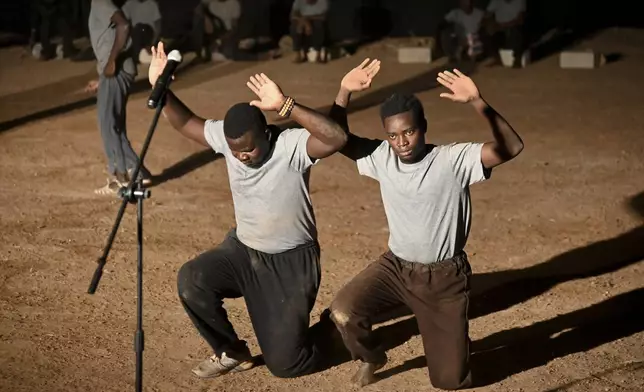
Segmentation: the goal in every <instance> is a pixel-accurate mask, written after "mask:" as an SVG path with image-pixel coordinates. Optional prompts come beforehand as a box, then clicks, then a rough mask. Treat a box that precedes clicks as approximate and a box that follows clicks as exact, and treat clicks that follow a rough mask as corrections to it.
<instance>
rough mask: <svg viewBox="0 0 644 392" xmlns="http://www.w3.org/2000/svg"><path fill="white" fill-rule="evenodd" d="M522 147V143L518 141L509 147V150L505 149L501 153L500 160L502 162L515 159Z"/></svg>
mask: <svg viewBox="0 0 644 392" xmlns="http://www.w3.org/2000/svg"><path fill="white" fill-rule="evenodd" d="M523 148H524V145H523V141H519V142H517V143H515V144H513V145H511V146H510V147H509V148H507V149H506V151H504V152H503V154H499V155H502V158H503V160H504V161H509V160H511V159H514V158H516V157H517V156H518V155H519V154H521V151H523Z"/></svg>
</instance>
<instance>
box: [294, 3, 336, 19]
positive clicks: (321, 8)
mask: <svg viewBox="0 0 644 392" xmlns="http://www.w3.org/2000/svg"><path fill="white" fill-rule="evenodd" d="M328 10H329V1H328V0H316V1H315V3H313V4H309V3H308V0H295V2H293V7H292V8H291V13H295V12H299V14H300V15H302V16H316V15H322V14H326V12H327V11H328Z"/></svg>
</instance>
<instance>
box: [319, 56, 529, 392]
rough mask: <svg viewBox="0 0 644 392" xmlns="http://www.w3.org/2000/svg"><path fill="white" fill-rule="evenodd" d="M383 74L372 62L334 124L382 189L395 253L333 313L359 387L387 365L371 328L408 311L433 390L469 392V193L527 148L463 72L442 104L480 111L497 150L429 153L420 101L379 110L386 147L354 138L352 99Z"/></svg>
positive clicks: (345, 86) (485, 146)
mask: <svg viewBox="0 0 644 392" xmlns="http://www.w3.org/2000/svg"><path fill="white" fill-rule="evenodd" d="M379 68H380V64H379V61H377V60H375V61H373V62H371V63H369V64H367V61H365V62H363V63H362V64H361V65H360V66H358V67H357V68H355V69H353V70H351V71H350V72H349V73H348V74H347V75H346V76H345V77H344V79H343V80H342V84H341V89H340V92H339V93H338V96H337V97H336V100H335V103H334V105H333V107H332V109H331V117H332V118H333V119H335V120H336V121H337V122H338V123H340V124H341V125H343V126H344V127H345V130H346V131H347V133H348V136H349V139H348V141H347V144H346V145H345V147H344V148H343V149H342V150H341V153H342V154H343V155H345V156H347V157H349V158H351V159H352V160H354V161H356V163H357V166H358V172H359V173H360V174H362V175H364V176H368V177H371V178H373V179H375V180H376V181H378V182H379V183H380V192H381V195H382V202H383V205H384V208H385V214H386V216H387V222H388V224H389V250H388V251H387V252H386V253H384V254H383V255H382V256H381V257H380V258H379V260H377V261H375V262H374V263H372V264H370V265H369V266H368V267H367V268H366V269H365V270H363V271H362V272H360V273H359V274H358V275H357V276H356V277H355V278H353V280H351V281H350V282H349V283H348V284H347V285H346V286H345V287H343V288H342V289H341V290H340V292H339V293H338V294H337V295H336V298H335V299H334V301H333V303H332V304H331V319H332V320H333V321H334V322H335V324H336V326H337V327H338V329H339V330H340V332H341V335H342V338H343V340H344V344H345V345H346V346H347V348H348V349H349V351H351V354H352V356H353V358H354V359H356V360H358V359H359V360H361V361H362V362H363V364H362V366H361V367H360V369H359V370H358V372H357V373H356V375H355V377H354V381H355V382H356V383H357V384H358V385H359V386H364V385H367V384H369V383H371V382H373V381H374V372H375V371H376V370H378V369H380V368H381V367H383V366H384V364H385V363H386V361H387V357H386V354H385V353H384V351H382V350H381V349H380V348H379V344H378V342H377V341H375V339H374V336H373V335H372V334H371V324H372V320H373V319H374V317H375V316H376V315H377V314H378V313H382V312H386V311H388V310H392V309H393V308H396V307H400V306H401V305H405V306H407V307H408V308H410V309H411V310H412V312H413V313H414V315H415V316H416V320H417V322H418V329H419V331H420V334H421V336H422V339H423V345H424V348H425V356H426V359H427V365H428V367H429V376H430V381H431V383H432V384H433V385H434V386H435V387H437V388H441V389H460V388H466V387H468V386H470V385H471V375H470V369H469V363H468V362H469V337H468V319H467V307H468V294H469V279H470V275H471V269H470V265H469V263H468V261H467V256H466V254H465V252H464V251H463V248H464V247H465V243H466V241H467V236H468V234H469V231H470V220H471V217H472V207H471V202H470V192H469V187H470V185H472V184H475V183H477V182H481V181H484V180H486V179H487V178H488V177H489V175H490V171H491V169H492V168H493V167H495V166H498V165H500V164H502V163H504V162H507V161H509V160H511V159H512V158H514V157H516V156H517V155H518V154H519V153H520V152H521V150H523V142H522V140H521V138H520V137H519V136H518V135H517V134H516V132H514V130H513V129H512V127H511V126H510V124H508V123H507V121H505V120H504V119H503V118H502V117H501V116H500V115H499V114H498V113H497V112H496V111H494V109H492V108H491V107H490V106H489V105H488V104H487V103H486V102H485V101H484V100H483V98H482V97H481V95H480V93H479V91H478V88H477V87H476V85H475V84H474V82H473V81H472V79H470V78H469V77H467V76H465V75H464V74H462V73H461V72H459V71H458V70H454V73H452V72H449V71H445V72H441V73H439V74H438V82H439V83H441V84H442V85H443V86H445V87H447V88H448V89H450V90H451V92H450V93H442V94H441V97H444V98H448V99H451V100H452V101H455V102H461V103H469V104H471V105H472V106H473V107H474V108H475V109H476V111H477V112H478V113H479V114H481V115H482V116H483V117H484V118H485V119H486V120H487V122H488V124H489V127H490V128H491V129H492V134H493V137H494V140H493V141H491V142H487V143H453V144H448V145H442V146H437V145H431V144H426V143H425V134H426V131H427V121H426V119H425V115H424V111H423V107H422V105H421V103H420V101H419V100H418V99H417V98H416V97H415V96H413V95H399V94H394V95H392V96H391V97H389V98H388V99H387V100H386V101H385V102H384V103H383V104H382V106H381V108H380V115H381V119H382V123H383V126H384V128H385V133H386V138H387V140H384V141H383V140H371V139H364V138H361V137H358V136H356V135H353V134H351V133H349V132H348V125H347V114H346V107H347V105H348V103H349V98H350V95H351V93H352V92H357V91H362V90H364V89H366V88H367V87H368V86H369V85H370V84H371V80H372V78H373V77H374V76H375V75H376V74H377V72H378V70H379Z"/></svg>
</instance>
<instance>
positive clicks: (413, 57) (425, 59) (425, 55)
mask: <svg viewBox="0 0 644 392" xmlns="http://www.w3.org/2000/svg"><path fill="white" fill-rule="evenodd" d="M398 62H399V63H402V64H410V63H425V64H429V63H431V62H432V49H431V48H429V47H423V46H418V47H407V48H398Z"/></svg>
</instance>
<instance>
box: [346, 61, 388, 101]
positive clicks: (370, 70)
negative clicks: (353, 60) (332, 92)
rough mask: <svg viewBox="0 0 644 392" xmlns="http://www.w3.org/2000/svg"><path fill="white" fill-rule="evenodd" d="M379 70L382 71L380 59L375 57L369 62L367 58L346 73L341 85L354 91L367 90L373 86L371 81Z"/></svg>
mask: <svg viewBox="0 0 644 392" xmlns="http://www.w3.org/2000/svg"><path fill="white" fill-rule="evenodd" d="M378 71H380V60H377V59H374V60H373V61H371V63H369V59H368V58H367V59H365V60H364V61H363V62H362V63H361V64H360V65H358V66H357V67H355V68H354V69H352V70H351V71H349V72H348V73H347V74H346V75H344V78H342V82H341V83H340V87H341V88H343V89H345V90H347V91H349V92H352V93H356V92H359V91H363V90H366V89H368V88H369V87H371V81H372V80H373V78H374V77H375V76H376V75H377V74H378Z"/></svg>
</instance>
